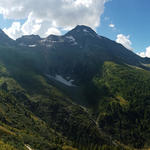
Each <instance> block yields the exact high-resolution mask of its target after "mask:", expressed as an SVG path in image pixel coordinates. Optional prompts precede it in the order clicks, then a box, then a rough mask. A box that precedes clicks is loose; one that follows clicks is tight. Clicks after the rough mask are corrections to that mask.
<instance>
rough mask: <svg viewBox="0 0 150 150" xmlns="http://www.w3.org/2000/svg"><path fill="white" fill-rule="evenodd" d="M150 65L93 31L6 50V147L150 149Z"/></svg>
mask: <svg viewBox="0 0 150 150" xmlns="http://www.w3.org/2000/svg"><path fill="white" fill-rule="evenodd" d="M6 39H7V38H6ZM7 40H8V39H7ZM8 41H9V40H8ZM5 43H6V44H5ZM10 43H11V42H10ZM149 65H150V60H149V59H148V58H141V57H140V56H138V55H136V54H134V53H133V52H132V51H130V50H128V49H126V48H125V47H123V46H122V45H121V44H118V43H116V42H115V41H112V40H109V39H107V38H105V37H102V36H99V35H97V34H96V32H95V31H93V30H92V29H91V28H89V27H86V26H77V27H76V28H74V29H73V30H71V31H69V32H68V33H66V34H65V35H62V36H55V35H50V36H48V37H47V38H40V37H39V36H38V35H29V36H23V37H22V38H19V39H17V40H16V41H15V45H13V46H12V45H11V44H10V45H9V42H6V41H5V42H4V44H2V45H1V43H0V133H2V134H0V142H1V143H2V144H3V145H5V143H8V144H7V147H9V146H10V147H14V148H15V150H16V149H17V150H26V148H25V145H29V146H31V147H32V148H33V149H37V150H49V149H52V150H61V149H62V150H67V148H68V146H69V149H73V148H74V147H75V148H77V149H78V150H85V149H86V150H91V149H92V150H99V149H108V150H109V149H110V150H116V149H117V150H120V149H123V150H127V149H134V148H138V149H142V148H148V147H150V140H149V139H150V134H149V130H150V128H149V123H150V119H149V115H150V111H149V110H150V109H149V108H150V103H149V100H150V93H149V90H150V71H149ZM10 137H11V138H10ZM65 148H66V149H65Z"/></svg>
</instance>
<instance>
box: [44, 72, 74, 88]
mask: <svg viewBox="0 0 150 150" xmlns="http://www.w3.org/2000/svg"><path fill="white" fill-rule="evenodd" d="M46 76H47V77H48V78H50V79H54V80H56V81H58V82H60V83H62V84H65V85H66V86H70V87H71V86H75V85H74V84H73V83H72V82H74V80H73V79H70V80H66V79H65V78H63V77H62V76H61V75H58V74H56V75H55V77H54V76H51V75H46Z"/></svg>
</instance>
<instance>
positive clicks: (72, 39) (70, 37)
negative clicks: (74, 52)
mask: <svg viewBox="0 0 150 150" xmlns="http://www.w3.org/2000/svg"><path fill="white" fill-rule="evenodd" d="M66 38H67V39H69V40H71V41H76V40H75V38H74V37H73V36H66Z"/></svg>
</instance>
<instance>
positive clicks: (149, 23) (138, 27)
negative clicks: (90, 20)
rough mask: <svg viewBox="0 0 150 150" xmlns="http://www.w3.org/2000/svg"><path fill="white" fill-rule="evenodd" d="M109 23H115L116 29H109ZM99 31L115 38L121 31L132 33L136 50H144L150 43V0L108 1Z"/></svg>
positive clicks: (127, 33) (126, 33)
mask: <svg viewBox="0 0 150 150" xmlns="http://www.w3.org/2000/svg"><path fill="white" fill-rule="evenodd" d="M105 17H108V18H109V20H105ZM109 23H113V24H115V26H116V30H112V29H108V24H109ZM98 33H99V34H101V35H104V36H106V37H109V38H111V39H113V40H115V39H116V36H117V34H119V33H121V34H124V35H130V40H131V42H132V47H133V49H134V51H135V52H140V51H144V50H145V48H146V47H148V46H149V45H150V1H148V0H112V1H111V2H109V3H106V5H105V11H104V14H103V15H102V20H101V26H100V27H99V28H98Z"/></svg>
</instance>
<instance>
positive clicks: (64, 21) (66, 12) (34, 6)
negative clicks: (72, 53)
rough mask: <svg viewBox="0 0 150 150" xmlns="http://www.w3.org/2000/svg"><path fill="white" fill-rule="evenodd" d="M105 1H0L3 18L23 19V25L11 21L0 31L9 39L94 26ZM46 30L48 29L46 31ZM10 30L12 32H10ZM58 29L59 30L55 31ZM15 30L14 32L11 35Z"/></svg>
mask: <svg viewBox="0 0 150 150" xmlns="http://www.w3.org/2000/svg"><path fill="white" fill-rule="evenodd" d="M106 1H107V0H43V1H41V0H25V1H20V0H11V1H10V0H0V14H2V15H3V16H4V17H5V18H7V19H18V20H20V19H25V20H26V21H25V23H24V24H23V25H21V24H20V25H19V23H18V21H17V23H16V22H15V23H13V24H12V26H11V27H10V28H8V29H5V30H4V31H5V32H6V33H8V34H9V36H11V37H12V38H17V37H18V36H20V35H19V34H18V31H19V30H20V33H21V34H22V35H23V34H39V35H41V36H45V35H46V33H50V31H52V33H55V31H56V33H57V34H59V33H60V29H62V30H63V29H67V28H73V27H74V26H76V25H78V24H84V25H87V26H90V27H92V28H93V29H95V28H96V27H98V26H99V25H100V16H101V15H102V14H103V11H104V4H105V3H106ZM48 30H49V31H48ZM12 31H13V33H12ZM58 31H59V32H58ZM15 33H16V35H15Z"/></svg>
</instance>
